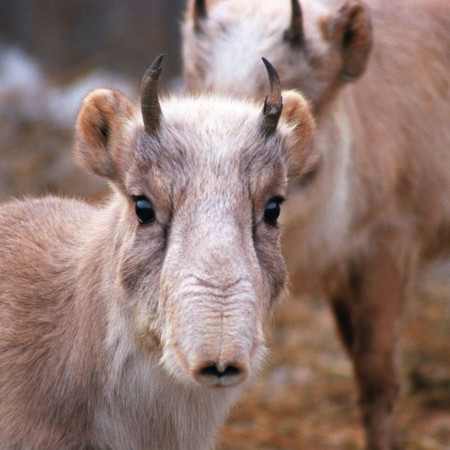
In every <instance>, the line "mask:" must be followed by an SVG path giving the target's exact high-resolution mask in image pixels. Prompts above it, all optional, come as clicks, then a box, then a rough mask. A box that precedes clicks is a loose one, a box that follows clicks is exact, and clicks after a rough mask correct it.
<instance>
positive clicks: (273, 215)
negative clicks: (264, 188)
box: [264, 197, 284, 227]
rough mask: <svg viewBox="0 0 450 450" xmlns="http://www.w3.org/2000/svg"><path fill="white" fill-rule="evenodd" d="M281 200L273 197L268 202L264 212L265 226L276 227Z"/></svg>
mask: <svg viewBox="0 0 450 450" xmlns="http://www.w3.org/2000/svg"><path fill="white" fill-rule="evenodd" d="M283 200H284V199H283V198H281V197H274V198H272V199H270V200H269V202H268V203H267V205H266V209H265V210H264V220H265V222H266V223H267V225H271V226H273V227H274V226H276V225H277V219H278V217H279V216H280V205H281V203H283Z"/></svg>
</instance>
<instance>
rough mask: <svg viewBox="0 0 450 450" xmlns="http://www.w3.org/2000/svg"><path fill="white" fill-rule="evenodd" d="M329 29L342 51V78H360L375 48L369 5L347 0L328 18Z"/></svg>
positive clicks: (350, 79) (329, 35) (331, 36)
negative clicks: (373, 45) (371, 51)
mask: <svg viewBox="0 0 450 450" xmlns="http://www.w3.org/2000/svg"><path fill="white" fill-rule="evenodd" d="M327 32H328V37H329V38H330V39H331V40H332V41H334V42H335V43H336V45H338V46H339V47H340V51H341V53H342V61H343V68H342V73H341V77H342V79H344V80H346V81H352V80H355V79H357V78H358V77H359V76H361V75H362V73H363V72H364V70H365V68H366V65H367V60H368V57H369V54H370V50H371V48H372V23H371V19H370V12H369V10H368V7H367V6H366V5H365V4H364V3H362V2H360V1H348V2H346V3H344V5H343V6H341V8H339V9H338V10H337V11H336V12H335V13H334V14H333V15H332V16H331V17H330V18H329V20H328V26H327Z"/></svg>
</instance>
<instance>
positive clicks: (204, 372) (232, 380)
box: [193, 362, 248, 387]
mask: <svg viewBox="0 0 450 450" xmlns="http://www.w3.org/2000/svg"><path fill="white" fill-rule="evenodd" d="M193 375H194V378H195V379H196V380H197V381H198V382H199V383H200V384H203V385H205V386H211V387H220V386H223V387H227V386H236V385H237V384H239V383H242V382H243V381H244V380H245V379H246V378H247V376H248V369H247V366H246V365H245V364H238V363H236V362H233V363H232V364H228V365H222V364H217V363H214V362H213V363H211V362H208V363H206V364H205V365H203V366H200V367H199V368H198V369H196V370H195V372H194V373H193Z"/></svg>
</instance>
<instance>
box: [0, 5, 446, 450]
mask: <svg viewBox="0 0 450 450" xmlns="http://www.w3.org/2000/svg"><path fill="white" fill-rule="evenodd" d="M184 8H185V0H121V1H119V0H108V1H106V0H103V1H101V0H76V1H75V0H0V201H5V200H7V199H9V198H11V197H12V196H25V195H43V194H46V193H59V194H63V195H71V196H77V197H81V198H87V199H89V200H92V201H95V200H97V199H99V198H101V197H103V196H104V195H105V193H106V192H107V189H106V186H105V183H104V182H103V181H102V180H101V179H99V178H96V177H94V176H91V175H88V174H86V173H85V172H84V171H82V170H81V169H78V167H77V166H76V165H75V164H74V162H73V160H72V155H71V146H72V139H73V135H72V128H73V125H74V121H75V117H76V113H77V110H78V107H79V105H80V102H81V99H82V97H83V96H84V95H85V94H86V93H87V92H88V91H89V90H91V89H93V88H97V87H109V88H118V89H121V90H122V91H123V92H124V93H126V94H127V95H128V96H129V97H131V98H132V99H134V100H137V98H138V88H139V84H140V80H141V77H142V75H143V73H144V71H145V69H146V68H147V67H148V66H149V64H150V63H151V62H152V61H153V59H154V58H155V57H156V56H157V55H158V54H159V53H162V52H164V53H165V54H166V58H165V61H164V74H163V85H164V86H165V88H166V89H168V90H172V89H180V88H181V86H182V80H181V54H180V33H179V24H180V22H181V18H182V15H183V11H184ZM449 274H450V270H449V265H448V263H443V264H437V265H435V266H434V267H432V268H431V270H428V271H427V272H425V274H424V275H423V276H422V277H421V279H420V280H419V284H418V287H417V292H416V296H415V298H414V300H413V302H412V303H411V304H410V305H408V308H406V314H405V316H406V317H405V326H404V331H403V360H404V365H403V366H404V367H403V374H402V376H403V380H404V389H403V392H402V393H401V401H400V404H399V411H398V422H399V427H400V429H401V438H402V440H403V442H404V443H405V448H407V449H413V450H434V449H450V338H449V336H450V326H449V317H450V301H449V299H450V283H449V282H448V280H449V279H450V275H449ZM269 344H270V346H271V348H272V349H273V351H272V354H271V356H270V358H269V359H268V362H267V365H266V369H265V371H264V372H263V374H262V376H261V378H260V379H258V380H257V381H256V383H255V384H254V385H253V386H252V388H251V389H250V390H249V392H248V393H247V395H246V396H245V397H244V398H243V399H242V400H241V401H240V403H239V404H238V406H237V407H236V408H235V409H234V410H233V412H232V414H231V416H230V419H229V421H228V424H227V426H226V427H225V428H224V429H223V431H222V433H221V435H220V439H219V443H218V448H219V449H222V450H231V449H249V450H250V449H266V450H275V449H284V450H288V449H292V450H298V449H300V450H301V449H305V450H310V449H313V450H315V449H317V450H322V449H349V450H350V449H362V448H363V435H362V431H361V428H360V426H359V417H358V410H357V398H356V394H355V390H354V384H353V378H352V370H351V366H350V364H349V361H348V359H347V357H346V355H345V354H344V352H343V350H342V348H341V346H340V343H339V341H338V339H337V337H336V333H335V330H334V324H333V321H332V318H331V315H330V314H329V311H328V308H327V305H326V303H325V302H324V301H323V300H322V299H317V298H294V297H293V298H290V299H288V300H287V301H286V304H285V308H284V309H283V310H282V312H281V313H280V315H279V318H278V320H277V324H276V326H275V327H274V329H273V332H272V335H271V338H270V342H269Z"/></svg>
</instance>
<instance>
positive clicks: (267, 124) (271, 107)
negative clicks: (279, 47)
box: [261, 58, 283, 137]
mask: <svg viewBox="0 0 450 450" xmlns="http://www.w3.org/2000/svg"><path fill="white" fill-rule="evenodd" d="M262 60H263V63H264V65H265V66H266V69H267V74H268V76H269V82H270V91H269V95H268V96H267V97H266V100H265V101H264V107H263V119H262V124H261V131H262V133H263V135H264V136H266V137H267V136H270V135H271V134H272V133H274V132H275V130H276V129H277V125H278V121H279V120H280V116H281V111H282V110H283V100H282V98H281V84H280V78H279V77H278V74H277V71H276V70H275V69H274V68H273V66H272V64H270V62H269V61H267V59H266V58H263V59H262Z"/></svg>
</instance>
